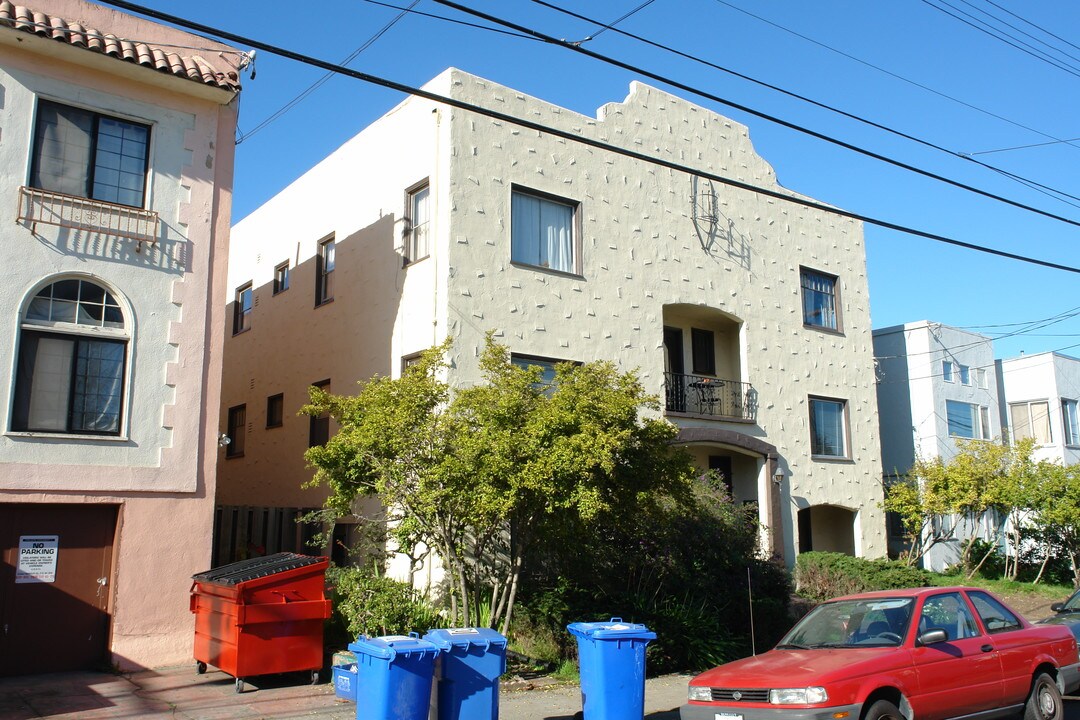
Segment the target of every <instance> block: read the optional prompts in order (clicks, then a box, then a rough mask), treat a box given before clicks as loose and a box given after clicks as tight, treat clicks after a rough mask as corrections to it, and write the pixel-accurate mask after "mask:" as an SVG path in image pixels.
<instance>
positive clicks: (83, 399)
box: [11, 280, 128, 435]
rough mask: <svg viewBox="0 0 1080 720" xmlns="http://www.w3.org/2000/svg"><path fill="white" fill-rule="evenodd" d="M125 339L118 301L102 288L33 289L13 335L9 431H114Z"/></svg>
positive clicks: (61, 284)
mask: <svg viewBox="0 0 1080 720" xmlns="http://www.w3.org/2000/svg"><path fill="white" fill-rule="evenodd" d="M127 344H128V336H127V333H126V331H125V326H124V317H123V314H122V312H121V310H120V305H119V303H118V302H117V301H116V298H114V297H113V295H112V293H110V292H109V291H108V290H106V289H105V288H103V287H102V286H100V285H98V284H96V283H93V282H91V281H89V280H60V281H57V282H54V283H52V284H51V285H46V286H45V287H44V288H42V289H41V290H39V291H38V293H37V294H36V295H34V297H33V298H32V299H31V300H30V303H29V305H27V307H26V314H25V318H24V320H23V325H22V330H21V332H20V334H19V356H18V364H17V369H16V374H15V400H14V405H13V413H12V420H11V429H12V430H16V431H26V432H54V433H79V434H89V435H119V434H120V412H121V408H122V406H123V395H124V393H123V386H124V379H125V374H126V372H125V371H126V364H127Z"/></svg>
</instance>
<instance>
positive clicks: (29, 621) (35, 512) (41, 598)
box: [0, 503, 118, 676]
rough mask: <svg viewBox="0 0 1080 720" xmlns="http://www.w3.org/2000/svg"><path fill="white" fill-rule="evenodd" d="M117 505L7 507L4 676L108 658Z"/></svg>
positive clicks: (1, 633) (0, 670)
mask: <svg viewBox="0 0 1080 720" xmlns="http://www.w3.org/2000/svg"><path fill="white" fill-rule="evenodd" d="M117 515H118V506H117V505H98V504H78V505H76V504H70V505H68V504H64V505H52V504H32V503H9V504H3V503H0V556H2V559H3V562H2V563H0V676H3V675H29V674H36V673H45V672H62V671H67V670H85V669H96V668H100V667H102V665H103V664H104V663H106V662H107V660H108V657H109V618H110V598H111V596H112V586H113V577H112V563H113V543H114V540H115V537H116V520H117Z"/></svg>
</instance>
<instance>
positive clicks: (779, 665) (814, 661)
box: [690, 648, 911, 688]
mask: <svg viewBox="0 0 1080 720" xmlns="http://www.w3.org/2000/svg"><path fill="white" fill-rule="evenodd" d="M910 664H911V660H910V656H909V654H908V651H907V650H905V649H903V648H835V649H833V648H829V649H819V650H770V651H769V652H767V653H763V654H761V655H757V656H755V657H748V658H743V659H742V660H735V661H734V662H730V663H727V664H725V665H721V666H719V667H715V668H713V669H712V670H708V671H706V672H703V673H701V674H700V675H698V676H697V677H695V678H694V679H693V680H691V681H690V684H691V685H706V686H708V687H727V688H776V687H809V686H814V685H823V684H826V683H829V682H832V681H834V680H838V679H852V678H855V677H858V676H860V675H864V674H868V673H880V672H883V671H888V670H891V669H894V668H899V667H905V666H909V665H910Z"/></svg>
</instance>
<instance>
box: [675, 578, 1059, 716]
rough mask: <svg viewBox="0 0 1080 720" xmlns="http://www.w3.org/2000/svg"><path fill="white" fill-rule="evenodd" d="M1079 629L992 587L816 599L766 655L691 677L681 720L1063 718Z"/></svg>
mask: <svg viewBox="0 0 1080 720" xmlns="http://www.w3.org/2000/svg"><path fill="white" fill-rule="evenodd" d="M1077 686H1080V657H1078V656H1077V646H1076V638H1074V637H1073V635H1072V633H1071V632H1069V630H1068V629H1067V628H1064V627H1060V626H1054V625H1032V624H1031V623H1029V622H1028V621H1027V620H1025V619H1024V618H1022V617H1021V616H1020V615H1019V614H1017V613H1015V612H1013V611H1012V610H1010V609H1009V608H1008V607H1007V606H1006V605H1005V604H1004V603H1002V602H1001V601H1000V600H998V599H997V598H995V597H994V596H993V595H991V594H990V593H988V592H986V591H985V590H980V589H977V588H961V587H953V588H918V589H913V590H887V591H881V592H871V593H863V594H859V595H849V596H846V597H841V598H836V599H835V600H830V601H829V602H826V603H823V604H821V605H818V606H817V607H816V608H814V609H813V610H812V611H811V612H809V613H808V614H807V615H806V617H804V618H803V619H802V620H800V621H799V623H798V624H797V625H795V627H794V628H792V629H791V631H789V632H788V634H787V635H786V636H784V639H783V640H781V641H780V644H779V645H777V646H776V647H775V648H773V649H772V650H770V651H769V652H767V653H764V654H762V655H757V656H755V657H749V658H743V659H742V660H736V661H734V662H730V663H727V664H725V665H721V666H719V667H716V668H713V669H712V670H709V671H707V672H704V673H702V674H700V675H698V676H697V677H695V678H694V679H692V680H691V681H690V687H689V690H688V692H689V702H688V703H687V704H686V705H684V706H683V707H682V708H681V717H682V720H845V719H849V720H886V719H887V720H945V719H946V718H961V717H977V718H979V720H988V719H990V718H997V717H1003V716H1008V715H1016V714H1017V713H1019V712H1021V711H1023V713H1024V718H1025V720H1061V718H1062V717H1063V710H1062V701H1061V696H1062V693H1066V694H1067V693H1071V692H1072V691H1073V690H1074V689H1075V688H1077Z"/></svg>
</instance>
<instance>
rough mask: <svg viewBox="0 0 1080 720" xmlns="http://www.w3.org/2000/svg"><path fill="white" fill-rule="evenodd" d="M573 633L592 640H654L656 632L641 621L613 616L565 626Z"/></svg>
mask: <svg viewBox="0 0 1080 720" xmlns="http://www.w3.org/2000/svg"><path fill="white" fill-rule="evenodd" d="M566 629H567V630H569V631H570V632H571V633H573V634H574V635H577V636H578V637H584V638H592V639H594V640H620V639H621V640H655V639H656V633H654V632H653V631H652V630H650V629H649V628H647V627H645V626H644V625H642V624H641V623H628V622H623V619H622V618H618V617H613V618H611V620H609V621H607V622H576V623H570V624H569V625H567V626H566Z"/></svg>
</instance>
